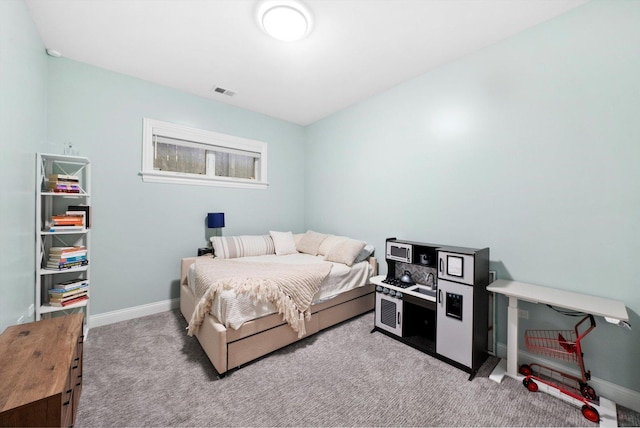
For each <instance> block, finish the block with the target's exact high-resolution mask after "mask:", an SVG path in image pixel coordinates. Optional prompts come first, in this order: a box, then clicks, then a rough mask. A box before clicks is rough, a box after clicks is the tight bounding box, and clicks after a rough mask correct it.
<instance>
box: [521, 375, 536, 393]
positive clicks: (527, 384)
mask: <svg viewBox="0 0 640 428" xmlns="http://www.w3.org/2000/svg"><path fill="white" fill-rule="evenodd" d="M522 384H523V385H524V386H525V387H526V388H527V389H528V390H529V391H531V392H536V391H537V390H538V384H537V383H535V382H534V381H532V380H531V379H529V378H528V377H525V378H524V379H522Z"/></svg>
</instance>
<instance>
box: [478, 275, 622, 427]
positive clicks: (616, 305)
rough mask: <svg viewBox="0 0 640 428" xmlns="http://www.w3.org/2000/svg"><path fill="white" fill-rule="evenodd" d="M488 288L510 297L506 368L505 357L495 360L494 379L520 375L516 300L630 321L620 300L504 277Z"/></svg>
mask: <svg viewBox="0 0 640 428" xmlns="http://www.w3.org/2000/svg"><path fill="white" fill-rule="evenodd" d="M487 290H489V291H491V292H493V293H497V294H502V295H504V296H507V297H508V298H509V306H508V309H507V360H506V368H505V364H504V361H501V362H500V364H498V366H497V367H496V369H495V370H494V372H493V373H492V374H491V376H490V377H491V379H493V380H495V381H496V382H501V381H502V379H503V378H504V375H505V374H506V375H507V376H509V377H512V378H515V379H520V378H522V376H519V374H518V300H524V301H527V302H531V303H542V304H547V305H551V306H556V307H561V308H565V309H570V310H575V311H579V312H584V313H587V314H591V315H596V316H603V317H606V318H607V321H609V322H614V323H616V322H620V321H629V315H628V314H627V308H626V306H625V305H624V303H622V302H621V301H619V300H613V299H606V298H603V297H597V296H591V295H587V294H582V293H575V292H572V291H566V290H559V289H556V288H550V287H542V286H540V285H533V284H527V283H524V282H518V281H511V280H505V279H499V280H496V281H494V282H492V283H491V284H489V286H487ZM614 412H615V403H614ZM601 418H602V419H603V420H602V422H604V420H605V416H604V415H603V414H602V412H601Z"/></svg>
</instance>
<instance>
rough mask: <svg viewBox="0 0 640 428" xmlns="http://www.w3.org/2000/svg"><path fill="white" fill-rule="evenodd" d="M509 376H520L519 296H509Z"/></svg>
mask: <svg viewBox="0 0 640 428" xmlns="http://www.w3.org/2000/svg"><path fill="white" fill-rule="evenodd" d="M507 376H511V377H513V378H516V377H517V376H518V298H517V297H509V308H508V310H507Z"/></svg>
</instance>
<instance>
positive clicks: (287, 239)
mask: <svg viewBox="0 0 640 428" xmlns="http://www.w3.org/2000/svg"><path fill="white" fill-rule="evenodd" d="M269 235H271V239H273V245H274V246H275V247H276V255H277V256H286V255H287V254H296V253H297V252H298V250H296V241H294V240H293V233H291V231H289V232H275V231H273V230H270V231H269Z"/></svg>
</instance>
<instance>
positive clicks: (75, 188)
mask: <svg viewBox="0 0 640 428" xmlns="http://www.w3.org/2000/svg"><path fill="white" fill-rule="evenodd" d="M49 191H51V192H56V193H80V179H79V178H78V176H77V175H68V174H51V175H49Z"/></svg>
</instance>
